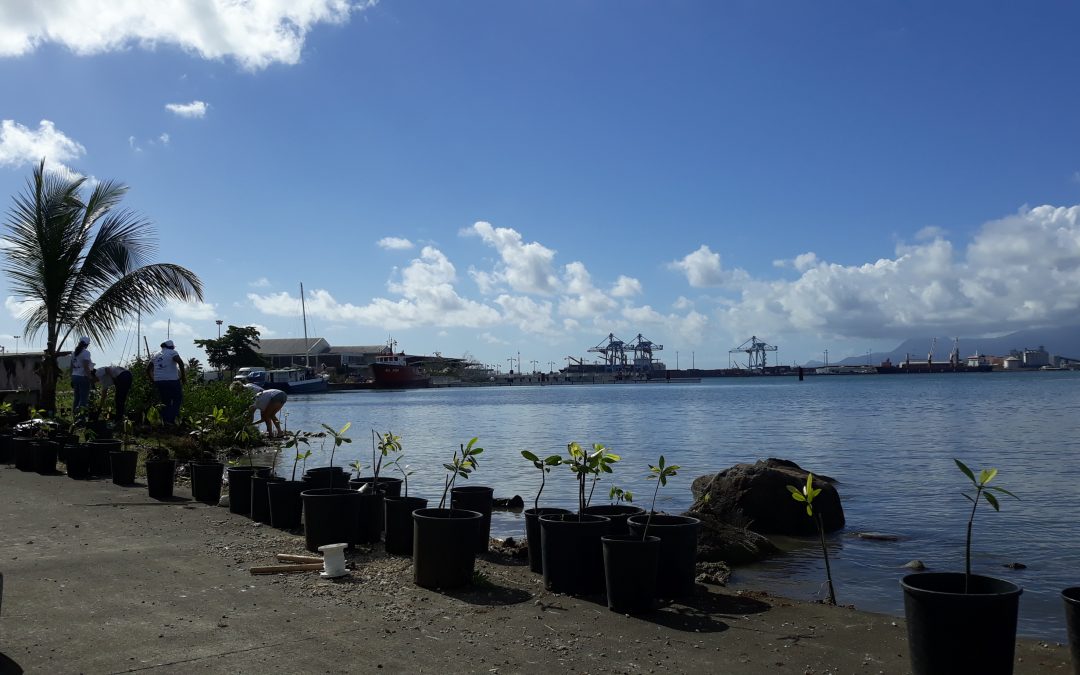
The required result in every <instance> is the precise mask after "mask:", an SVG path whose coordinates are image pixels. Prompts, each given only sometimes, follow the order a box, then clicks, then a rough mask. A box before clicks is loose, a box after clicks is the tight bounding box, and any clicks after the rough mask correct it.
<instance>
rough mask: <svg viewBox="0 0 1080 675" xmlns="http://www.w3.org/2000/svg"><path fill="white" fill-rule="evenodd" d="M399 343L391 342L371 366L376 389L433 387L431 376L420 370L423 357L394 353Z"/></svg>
mask: <svg viewBox="0 0 1080 675" xmlns="http://www.w3.org/2000/svg"><path fill="white" fill-rule="evenodd" d="M396 344H397V343H396V342H394V341H393V340H391V341H390V342H389V343H387V345H386V348H385V349H383V351H382V353H381V354H377V355H376V356H375V362H374V363H372V364H371V376H372V379H373V380H374V381H375V388H376V389H426V388H427V387H430V386H431V376H429V375H427V374H426V373H424V371H422V370H421V369H420V366H419V362H420V361H422V360H423V359H424V357H422V356H406V355H405V352H399V353H394V346H395V345H396Z"/></svg>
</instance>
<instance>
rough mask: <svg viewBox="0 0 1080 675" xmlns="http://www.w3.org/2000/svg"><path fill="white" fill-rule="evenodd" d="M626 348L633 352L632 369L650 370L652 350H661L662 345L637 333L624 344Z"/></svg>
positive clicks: (651, 366)
mask: <svg viewBox="0 0 1080 675" xmlns="http://www.w3.org/2000/svg"><path fill="white" fill-rule="evenodd" d="M626 348H627V349H629V350H630V351H632V352H633V353H634V370H652V369H653V352H654V351H655V352H658V351H660V350H662V349H663V348H664V345H658V344H656V343H655V342H653V341H652V340H650V339H648V338H646V337H643V336H642V335H641V333H638V334H637V337H636V338H634V339H633V340H631V341H630V342H629V343H628V344H627V345H626Z"/></svg>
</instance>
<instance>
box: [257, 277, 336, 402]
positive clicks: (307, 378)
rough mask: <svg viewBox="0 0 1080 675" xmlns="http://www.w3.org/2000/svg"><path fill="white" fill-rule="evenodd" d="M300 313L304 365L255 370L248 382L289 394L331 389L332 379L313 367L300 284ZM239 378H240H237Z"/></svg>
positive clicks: (302, 291) (311, 392)
mask: <svg viewBox="0 0 1080 675" xmlns="http://www.w3.org/2000/svg"><path fill="white" fill-rule="evenodd" d="M300 311H301V314H302V315H303V317H304V365H303V367H301V366H291V367H289V368H275V369H274V370H255V371H253V372H251V373H248V374H247V375H246V377H245V381H246V382H251V383H252V384H257V385H259V386H260V387H263V388H264V389H280V390H281V391H284V392H286V393H289V394H316V393H319V392H323V391H326V390H327V389H329V388H330V382H329V381H330V377H329V376H328V375H320V374H318V373H316V372H315V370H314V369H313V368H312V367H311V345H310V344H308V334H307V307H306V305H305V303H304V284H302V283H301V284H300ZM237 377H239V376H237Z"/></svg>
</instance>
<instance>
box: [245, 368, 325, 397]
mask: <svg viewBox="0 0 1080 675" xmlns="http://www.w3.org/2000/svg"><path fill="white" fill-rule="evenodd" d="M234 379H235V380H238V381H241V382H245V383H249V384H254V385H258V386H260V387H262V388H263V389H280V390H281V391H283V392H285V393H287V394H316V393H319V392H322V391H326V390H327V389H328V388H329V378H328V377H327V376H326V375H319V374H318V373H316V372H315V371H313V370H312V369H311V368H299V367H297V368H277V369H275V370H265V369H262V368H259V369H252V370H251V371H249V372H248V373H246V374H237V376H236V377H235V378H234Z"/></svg>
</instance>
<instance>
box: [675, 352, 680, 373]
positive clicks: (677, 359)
mask: <svg viewBox="0 0 1080 675" xmlns="http://www.w3.org/2000/svg"><path fill="white" fill-rule="evenodd" d="M678 369H679V350H678V349H676V350H675V370H678Z"/></svg>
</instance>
